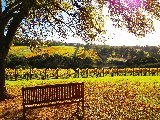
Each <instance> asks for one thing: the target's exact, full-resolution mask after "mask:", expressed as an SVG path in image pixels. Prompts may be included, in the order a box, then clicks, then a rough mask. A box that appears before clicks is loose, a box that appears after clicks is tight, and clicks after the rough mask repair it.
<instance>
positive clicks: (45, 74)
mask: <svg viewBox="0 0 160 120" xmlns="http://www.w3.org/2000/svg"><path fill="white" fill-rule="evenodd" d="M46 78H47V68H46V69H45V73H44V79H46Z"/></svg>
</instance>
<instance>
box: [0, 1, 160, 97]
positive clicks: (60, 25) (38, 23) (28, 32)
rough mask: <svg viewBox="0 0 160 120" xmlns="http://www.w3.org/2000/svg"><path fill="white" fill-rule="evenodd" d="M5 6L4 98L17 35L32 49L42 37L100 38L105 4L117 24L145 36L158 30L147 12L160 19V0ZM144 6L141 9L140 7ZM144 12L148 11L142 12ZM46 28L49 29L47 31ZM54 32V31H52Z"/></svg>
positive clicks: (0, 43) (0, 92)
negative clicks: (7, 68)
mask: <svg viewBox="0 0 160 120" xmlns="http://www.w3.org/2000/svg"><path fill="white" fill-rule="evenodd" d="M3 1H5V3H6V5H5V9H4V10H3V11H2V0H0V5H1V8H0V99H3V98H5V97H6V89H5V59H6V56H7V55H8V51H9V48H10V46H11V44H12V42H13V38H14V37H15V36H16V37H17V36H20V37H22V38H24V39H27V40H30V39H28V38H31V39H32V40H33V41H28V42H29V43H30V44H31V49H32V48H36V47H37V44H39V43H41V41H40V38H43V39H44V38H46V37H47V36H53V35H54V34H55V32H57V33H58V35H59V36H62V37H64V38H67V37H66V36H67V35H68V34H69V33H70V32H72V35H73V36H76V35H78V36H80V37H81V38H82V39H83V40H84V41H86V42H90V43H91V42H92V41H95V40H96V37H97V36H98V35H101V34H103V33H105V31H104V29H103V28H104V16H103V14H102V12H103V8H104V6H107V5H108V6H107V7H108V8H109V11H110V16H111V19H112V21H113V22H114V25H115V26H116V27H124V26H125V27H126V28H127V29H128V31H129V32H131V33H134V34H135V35H136V36H144V35H145V34H146V33H148V32H151V31H153V30H154V27H153V24H152V22H153V21H152V19H151V18H152V17H146V16H145V15H143V13H144V12H145V13H146V14H149V13H153V14H151V15H154V17H155V18H157V19H159V18H160V17H159V16H160V13H159V12H158V10H159V8H160V7H159V6H160V5H159V2H158V0H139V1H136V2H135V1H133V0H132V1H131V0H127V1H126V0H124V1H121V0H108V1H106V0H97V1H93V0H89V1H85V0H84V1H81V2H77V1H76V0H72V1H70V2H69V1H67V2H66V1H64V0H60V1H58V0H3ZM139 8H141V9H139ZM142 11H144V12H142ZM44 31H45V32H44ZM49 33H50V34H49Z"/></svg>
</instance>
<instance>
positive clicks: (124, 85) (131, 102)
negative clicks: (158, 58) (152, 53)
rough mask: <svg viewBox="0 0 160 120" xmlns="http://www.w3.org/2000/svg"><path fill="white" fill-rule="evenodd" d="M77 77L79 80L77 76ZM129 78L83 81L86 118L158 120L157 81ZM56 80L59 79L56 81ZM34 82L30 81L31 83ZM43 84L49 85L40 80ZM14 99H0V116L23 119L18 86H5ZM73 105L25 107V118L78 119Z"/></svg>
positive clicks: (8, 119)
mask: <svg viewBox="0 0 160 120" xmlns="http://www.w3.org/2000/svg"><path fill="white" fill-rule="evenodd" d="M77 80H78V79H77ZM127 80H128V79H126V80H124V79H120V80H117V81H116V82H110V81H94V80H93V81H84V82H85V114H84V119H85V120H99V119H104V120H144V119H145V120H159V119H160V82H157V81H156V82H144V81H143V82H140V81H139V82H138V81H135V82H131V81H127ZM57 83H58V81H57ZM36 84H37V83H35V82H30V86H35V85H36ZM41 84H42V83H41ZM44 84H52V82H50V83H47V82H46V83H43V85H44ZM6 86H7V90H8V93H10V94H12V95H14V96H15V97H14V99H8V100H5V101H1V102H0V119H2V120H11V119H14V120H22V118H23V117H22V96H21V87H20V86H17V85H16V86H14V85H11V84H10V85H6ZM76 109H77V107H76V104H72V105H61V106H56V107H55V106H54V107H44V108H38V109H34V110H27V114H26V115H27V120H50V119H51V120H52V119H53V120H58V119H60V120H61V119H64V120H66V119H68V120H69V119H70V120H73V119H75V120H76V119H77V117H76V114H78V113H77V112H76Z"/></svg>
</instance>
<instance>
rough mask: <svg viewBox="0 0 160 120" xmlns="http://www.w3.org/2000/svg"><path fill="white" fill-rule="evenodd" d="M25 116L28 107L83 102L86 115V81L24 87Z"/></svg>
mask: <svg viewBox="0 0 160 120" xmlns="http://www.w3.org/2000/svg"><path fill="white" fill-rule="evenodd" d="M22 96H23V118H24V119H26V116H25V113H26V110H27V109H28V108H30V109H34V108H39V107H47V106H56V105H64V104H72V103H77V107H78V106H79V103H80V102H82V112H83V115H84V82H82V83H68V84H56V85H45V86H35V87H26V88H24V87H23V88H22Z"/></svg>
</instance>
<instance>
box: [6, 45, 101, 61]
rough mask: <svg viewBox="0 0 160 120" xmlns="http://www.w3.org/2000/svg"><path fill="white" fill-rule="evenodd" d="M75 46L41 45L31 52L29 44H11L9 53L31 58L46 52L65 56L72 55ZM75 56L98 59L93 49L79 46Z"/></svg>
mask: <svg viewBox="0 0 160 120" xmlns="http://www.w3.org/2000/svg"><path fill="white" fill-rule="evenodd" d="M75 50H76V47H74V46H51V47H41V48H40V50H37V51H33V52H31V50H30V48H29V46H13V47H11V49H10V51H9V54H16V55H17V56H20V57H22V56H24V57H26V58H31V57H34V56H37V55H42V54H46V53H48V54H49V55H54V54H58V55H62V56H66V57H70V58H71V57H73V55H74V52H75ZM76 56H77V57H78V58H82V59H83V58H85V57H89V58H91V59H92V60H99V59H100V58H99V57H98V55H97V53H96V52H95V51H93V50H84V49H83V48H82V47H80V48H79V50H78V52H77V54H76Z"/></svg>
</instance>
